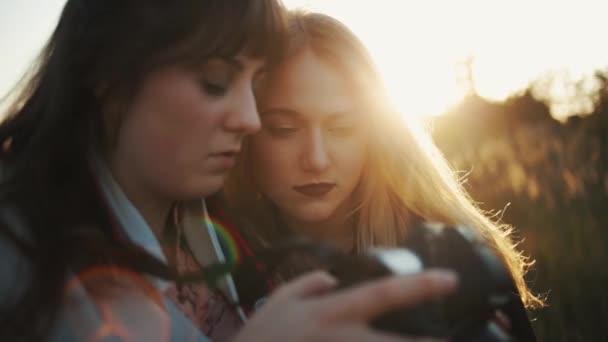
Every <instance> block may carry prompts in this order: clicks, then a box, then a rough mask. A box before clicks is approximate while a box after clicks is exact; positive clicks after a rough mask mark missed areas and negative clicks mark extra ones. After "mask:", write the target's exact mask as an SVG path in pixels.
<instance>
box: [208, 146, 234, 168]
mask: <svg viewBox="0 0 608 342" xmlns="http://www.w3.org/2000/svg"><path fill="white" fill-rule="evenodd" d="M238 155H239V150H227V151H224V152H217V153H211V154H210V155H209V156H210V157H211V159H212V160H214V161H216V162H217V163H218V164H219V165H220V166H221V168H223V169H230V168H232V167H233V166H234V165H235V164H236V158H237V157H238Z"/></svg>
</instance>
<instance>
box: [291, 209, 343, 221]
mask: <svg viewBox="0 0 608 342" xmlns="http://www.w3.org/2000/svg"><path fill="white" fill-rule="evenodd" d="M334 211H335V208H333V207H332V208H330V207H309V208H302V209H300V210H297V212H295V213H294V214H295V215H293V216H294V217H296V218H297V219H298V220H299V221H302V222H308V223H320V222H323V221H326V220H328V219H329V218H330V217H331V216H332V214H333V213H334Z"/></svg>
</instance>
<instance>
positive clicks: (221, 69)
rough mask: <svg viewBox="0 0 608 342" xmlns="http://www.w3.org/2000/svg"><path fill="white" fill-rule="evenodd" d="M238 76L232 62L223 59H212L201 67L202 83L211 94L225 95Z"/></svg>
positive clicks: (204, 88)
mask: <svg viewBox="0 0 608 342" xmlns="http://www.w3.org/2000/svg"><path fill="white" fill-rule="evenodd" d="M236 76H237V72H236V70H235V69H234V67H232V66H231V65H230V64H228V63H226V62H225V61H223V60H210V61H208V62H207V63H206V64H205V65H203V67H202V69H201V76H200V81H199V83H200V85H201V89H203V91H204V92H205V93H207V94H208V95H211V96H223V95H224V94H226V92H227V91H228V89H229V88H230V85H231V84H232V82H233V81H234V79H235V77H236Z"/></svg>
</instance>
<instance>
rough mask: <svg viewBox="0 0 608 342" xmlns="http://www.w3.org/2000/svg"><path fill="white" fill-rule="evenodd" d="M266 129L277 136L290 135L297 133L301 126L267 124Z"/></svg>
mask: <svg viewBox="0 0 608 342" xmlns="http://www.w3.org/2000/svg"><path fill="white" fill-rule="evenodd" d="M266 130H268V132H270V134H272V135H274V136H277V137H288V136H290V135H292V134H294V133H296V132H297V131H298V130H299V128H298V127H295V126H266Z"/></svg>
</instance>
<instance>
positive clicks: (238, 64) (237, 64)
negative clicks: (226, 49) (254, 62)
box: [222, 56, 266, 75]
mask: <svg viewBox="0 0 608 342" xmlns="http://www.w3.org/2000/svg"><path fill="white" fill-rule="evenodd" d="M242 58H243V57H238V56H237V57H224V58H222V60H223V61H224V62H226V63H228V64H230V65H231V66H232V67H234V68H235V69H237V70H238V72H243V70H245V63H244V62H243V61H242ZM265 70H266V62H264V61H261V63H260V66H259V67H258V68H257V70H256V71H255V74H256V75H257V74H259V73H261V72H264V71H265Z"/></svg>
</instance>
